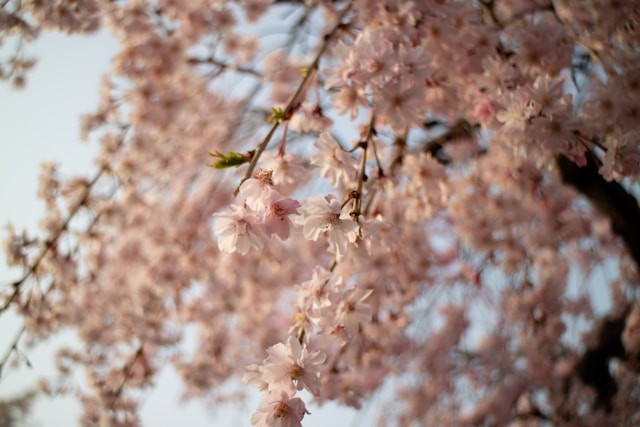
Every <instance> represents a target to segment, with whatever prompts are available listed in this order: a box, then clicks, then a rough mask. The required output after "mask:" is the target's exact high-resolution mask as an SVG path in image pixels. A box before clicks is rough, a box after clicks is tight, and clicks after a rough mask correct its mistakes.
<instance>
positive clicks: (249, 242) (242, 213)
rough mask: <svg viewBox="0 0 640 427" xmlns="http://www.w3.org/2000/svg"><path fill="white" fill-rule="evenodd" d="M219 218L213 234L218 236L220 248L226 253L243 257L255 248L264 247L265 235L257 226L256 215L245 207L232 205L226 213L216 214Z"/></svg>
mask: <svg viewBox="0 0 640 427" xmlns="http://www.w3.org/2000/svg"><path fill="white" fill-rule="evenodd" d="M215 216H216V217H218V219H217V221H216V223H215V225H214V226H213V232H214V233H216V234H217V235H218V247H219V248H220V250H221V251H223V252H226V253H231V252H236V251H237V252H238V253H240V254H242V255H244V254H246V253H247V252H249V250H250V249H251V248H252V247H254V248H256V249H262V248H263V247H264V235H263V233H262V232H261V231H260V228H259V227H258V226H257V221H256V219H255V214H254V212H253V211H251V210H249V209H248V208H246V207H244V206H238V205H231V206H229V208H228V209H227V210H226V211H223V212H219V213H216V214H215Z"/></svg>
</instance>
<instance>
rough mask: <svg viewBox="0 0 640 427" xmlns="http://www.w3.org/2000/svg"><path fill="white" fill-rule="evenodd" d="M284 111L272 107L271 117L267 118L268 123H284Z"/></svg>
mask: <svg viewBox="0 0 640 427" xmlns="http://www.w3.org/2000/svg"><path fill="white" fill-rule="evenodd" d="M284 119H285V118H284V111H283V110H282V108H277V107H271V115H270V116H269V117H267V120H266V121H267V122H271V121H274V120H277V121H278V123H282V122H283V121H284Z"/></svg>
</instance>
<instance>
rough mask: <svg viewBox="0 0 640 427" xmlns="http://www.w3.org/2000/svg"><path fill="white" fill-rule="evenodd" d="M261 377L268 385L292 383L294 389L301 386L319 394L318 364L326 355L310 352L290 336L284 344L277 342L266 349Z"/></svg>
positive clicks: (314, 393)
mask: <svg viewBox="0 0 640 427" xmlns="http://www.w3.org/2000/svg"><path fill="white" fill-rule="evenodd" d="M267 353H268V354H269V357H268V358H267V359H266V360H265V363H264V368H263V371H262V378H264V380H265V381H266V383H267V384H270V385H276V386H277V385H278V384H284V386H285V387H286V385H287V384H291V383H293V384H294V385H295V389H298V390H302V389H303V388H304V389H306V390H307V391H309V393H311V394H313V395H316V396H317V395H319V394H320V365H322V364H323V363H324V361H325V360H326V355H325V354H324V353H321V352H319V351H313V352H310V351H309V350H308V349H307V347H306V345H304V344H303V345H301V344H300V342H298V340H297V339H295V338H294V337H292V336H289V338H287V341H286V344H283V343H278V344H276V345H274V346H272V347H270V348H269V349H267Z"/></svg>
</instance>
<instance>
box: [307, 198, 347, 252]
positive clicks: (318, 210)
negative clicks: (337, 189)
mask: <svg viewBox="0 0 640 427" xmlns="http://www.w3.org/2000/svg"><path fill="white" fill-rule="evenodd" d="M300 211H301V214H300V215H299V216H298V217H297V222H298V224H300V225H301V226H302V233H303V234H304V237H305V238H306V239H309V240H313V241H316V240H318V238H319V237H320V234H321V233H322V234H326V235H327V237H328V239H329V250H330V251H331V252H333V253H335V254H336V257H338V258H342V257H343V256H344V255H345V254H346V252H347V246H348V244H349V243H353V242H355V241H356V239H357V238H358V230H359V226H358V224H357V223H356V222H354V221H353V220H352V219H351V218H350V217H349V214H348V213H345V212H344V211H345V210H344V209H343V207H342V206H341V205H340V202H339V201H338V200H337V199H336V197H335V196H334V195H332V194H330V195H328V196H325V197H315V196H314V197H309V198H308V199H307V200H305V201H304V202H303V203H302V207H301V208H300Z"/></svg>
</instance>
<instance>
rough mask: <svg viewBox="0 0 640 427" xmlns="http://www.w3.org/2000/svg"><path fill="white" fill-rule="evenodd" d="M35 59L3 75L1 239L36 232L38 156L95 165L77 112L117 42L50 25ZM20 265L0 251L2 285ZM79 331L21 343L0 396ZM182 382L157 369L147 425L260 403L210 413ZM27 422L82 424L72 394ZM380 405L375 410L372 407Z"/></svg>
mask: <svg viewBox="0 0 640 427" xmlns="http://www.w3.org/2000/svg"><path fill="white" fill-rule="evenodd" d="M26 49H27V52H28V53H29V54H30V55H31V56H34V57H36V58H37V59H38V63H37V65H36V67H35V69H34V70H32V71H31V72H30V73H29V74H28V75H27V85H26V87H25V88H24V89H22V90H15V89H12V88H11V87H10V86H9V84H8V83H6V82H0V129H2V132H1V133H0V200H1V201H2V204H1V205H0V206H1V207H2V208H1V209H0V226H1V227H2V232H0V239H2V240H4V239H5V237H6V229H5V228H4V227H5V225H6V224H7V222H9V221H11V222H12V223H13V224H14V226H15V227H16V229H17V230H21V229H23V228H27V229H28V230H30V231H31V232H32V233H36V231H37V226H38V221H39V220H40V219H42V217H43V210H44V204H43V203H42V202H41V201H39V200H38V199H37V197H36V194H37V188H38V176H39V173H40V166H39V165H40V164H41V163H42V162H45V161H55V162H57V163H58V164H59V165H60V172H61V174H62V176H66V177H68V176H70V175H73V174H77V173H80V174H85V175H86V176H90V175H91V174H92V171H93V170H94V166H93V162H92V158H93V155H94V153H95V152H96V151H97V150H96V144H95V143H89V144H87V143H81V142H80V132H79V120H78V119H79V116H80V115H81V114H83V113H87V112H91V111H93V109H94V107H95V106H96V105H97V101H98V85H99V82H100V78H101V76H102V73H103V72H104V71H106V70H107V69H108V66H109V63H110V60H111V56H112V55H113V54H114V53H115V51H116V43H115V40H114V39H113V38H111V37H110V35H109V34H108V33H99V34H96V35H93V36H91V37H67V36H64V35H61V34H58V33H53V34H49V33H45V34H43V35H42V36H41V37H40V38H39V39H38V40H37V41H35V42H34V43H30V44H28V45H27V46H26ZM20 275H21V271H20V270H17V269H8V267H7V266H6V257H5V256H4V253H2V254H0V285H6V284H7V283H8V282H10V281H11V280H15V279H17V278H18V277H19V276H20ZM20 324H21V323H20V321H19V319H17V317H16V316H13V315H11V314H10V313H9V315H7V313H5V314H4V315H2V316H0V354H4V352H5V351H6V349H7V346H8V343H9V342H11V340H12V339H13V337H14V335H15V333H16V331H17V330H18V329H19V327H20ZM74 338H75V336H74V334H73V333H72V332H65V333H63V334H61V335H59V336H57V337H54V338H53V339H51V340H49V341H47V342H46V343H44V344H38V345H37V346H35V347H34V348H27V347H26V346H24V340H23V341H21V342H22V343H23V345H21V346H20V348H21V349H22V350H23V351H24V353H25V355H26V356H27V357H28V359H29V361H30V363H31V364H32V368H28V367H27V366H25V364H24V363H23V364H21V366H20V367H19V368H15V367H6V368H5V370H4V372H3V377H2V379H1V380H0V399H6V398H7V397H10V396H12V395H15V394H16V393H19V392H20V391H21V390H26V389H27V388H28V387H29V386H33V384H35V383H36V381H37V379H38V378H39V377H40V376H42V375H45V376H47V375H52V374H53V373H54V368H53V362H52V360H53V355H54V353H55V350H56V348H58V347H59V346H60V345H61V344H66V343H73V341H74ZM180 392H181V385H180V382H179V380H178V379H177V377H176V375H175V374H174V373H173V371H172V369H171V368H165V369H164V370H163V371H162V372H161V373H160V375H159V377H158V380H157V382H156V386H155V387H154V388H153V389H152V390H150V391H148V392H146V393H145V394H144V395H143V397H142V404H141V406H142V418H143V425H144V426H175V425H189V426H195V427H197V426H212V425H215V426H246V425H250V422H249V418H250V416H251V414H252V413H253V411H254V410H255V408H256V407H257V403H258V401H257V399H258V396H259V394H258V393H257V392H256V393H255V394H254V396H255V398H254V399H252V401H251V402H249V403H248V404H247V405H245V406H244V407H242V406H239V405H225V406H223V407H220V408H218V409H217V410H216V411H215V413H212V412H211V410H210V409H208V408H207V407H206V405H205V404H203V403H202V402H199V401H193V402H182V403H181V402H179V395H180ZM32 409H33V411H32V412H33V413H32V416H31V417H30V419H29V424H28V425H33V426H42V427H57V426H61V427H62V426H64V427H68V426H75V425H78V417H79V415H80V406H79V404H78V403H77V402H76V401H75V400H74V399H72V398H68V397H66V398H62V397H58V398H55V399H50V398H40V399H38V401H37V403H36V405H35V406H34V407H33V408H32ZM309 410H310V411H311V412H312V413H313V415H311V416H307V417H306V418H305V422H304V425H305V427H314V426H327V425H332V426H335V427H339V426H351V425H366V422H365V424H363V422H362V421H359V420H361V418H360V416H361V415H362V414H360V416H358V417H357V418H356V413H355V411H352V410H347V409H341V408H338V407H337V406H336V405H327V406H325V407H323V408H322V409H319V408H317V407H313V406H310V407H309ZM368 412H375V411H368Z"/></svg>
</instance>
